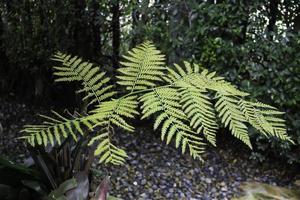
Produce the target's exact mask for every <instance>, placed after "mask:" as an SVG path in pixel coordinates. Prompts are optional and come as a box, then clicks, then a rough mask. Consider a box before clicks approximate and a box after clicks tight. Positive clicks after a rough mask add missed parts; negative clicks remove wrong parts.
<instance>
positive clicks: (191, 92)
mask: <svg viewBox="0 0 300 200" xmlns="http://www.w3.org/2000/svg"><path fill="white" fill-rule="evenodd" d="M180 90H181V92H180V96H181V100H180V103H181V104H182V108H183V110H184V112H185V113H186V115H187V117H188V118H189V119H190V126H191V127H192V128H193V129H196V130H197V131H196V132H197V133H198V134H199V133H203V134H204V136H205V137H206V139H207V140H208V141H209V142H210V143H211V144H212V145H214V146H216V133H217V130H218V124H217V119H216V115H215V111H214V109H213V106H212V103H211V102H210V98H209V97H208V96H207V95H205V93H204V91H201V90H199V89H197V88H196V87H186V88H181V89H180Z"/></svg>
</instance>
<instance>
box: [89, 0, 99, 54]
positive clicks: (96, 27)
mask: <svg viewBox="0 0 300 200" xmlns="http://www.w3.org/2000/svg"><path fill="white" fill-rule="evenodd" d="M91 6H92V9H93V16H92V22H91V25H92V35H93V36H92V37H93V40H92V41H93V44H92V46H93V49H94V52H93V53H94V56H95V57H97V55H99V54H101V34H100V24H99V22H98V20H99V15H98V12H99V2H98V1H96V0H93V1H92V5H91Z"/></svg>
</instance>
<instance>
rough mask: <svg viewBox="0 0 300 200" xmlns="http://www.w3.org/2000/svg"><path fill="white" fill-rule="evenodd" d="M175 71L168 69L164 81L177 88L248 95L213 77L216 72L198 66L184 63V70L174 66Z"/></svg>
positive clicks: (217, 77)
mask: <svg viewBox="0 0 300 200" xmlns="http://www.w3.org/2000/svg"><path fill="white" fill-rule="evenodd" d="M174 66H175V69H171V68H168V69H167V70H168V74H167V76H166V77H164V80H165V81H166V82H167V83H169V84H172V85H174V86H177V87H191V86H193V87H196V88H199V89H201V90H211V91H215V92H219V93H222V94H224V95H234V96H247V95H248V93H245V92H243V91H240V90H238V89H237V88H236V87H235V86H234V85H232V84H230V83H229V82H226V81H225V80H224V78H223V77H220V76H215V75H216V72H208V70H207V69H203V68H202V67H201V66H199V65H198V64H191V63H188V62H184V69H185V70H184V69H182V67H180V66H179V65H177V64H174Z"/></svg>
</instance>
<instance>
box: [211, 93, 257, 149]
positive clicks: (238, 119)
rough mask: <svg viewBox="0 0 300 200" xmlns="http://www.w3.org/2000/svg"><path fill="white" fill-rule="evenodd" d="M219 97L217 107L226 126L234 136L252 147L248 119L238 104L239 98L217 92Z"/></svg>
mask: <svg viewBox="0 0 300 200" xmlns="http://www.w3.org/2000/svg"><path fill="white" fill-rule="evenodd" d="M217 98H218V100H217V102H216V104H215V107H216V111H217V112H218V114H219V117H220V118H221V121H222V123H223V124H224V125H225V127H229V130H230V131H231V133H232V135H233V136H234V137H236V138H238V139H239V140H241V141H242V142H244V143H245V144H246V145H247V146H248V147H249V148H251V149H252V145H251V142H250V138H249V135H248V128H247V126H246V124H245V122H247V120H246V118H245V116H244V114H243V113H242V112H241V111H240V108H239V105H238V103H239V100H238V99H236V98H234V97H233V96H225V95H223V94H217Z"/></svg>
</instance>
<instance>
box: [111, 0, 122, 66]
mask: <svg viewBox="0 0 300 200" xmlns="http://www.w3.org/2000/svg"><path fill="white" fill-rule="evenodd" d="M111 13H112V22H111V28H112V47H113V56H112V61H113V67H114V68H118V67H119V54H120V2H119V0H116V1H114V3H113V4H112V6H111Z"/></svg>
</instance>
